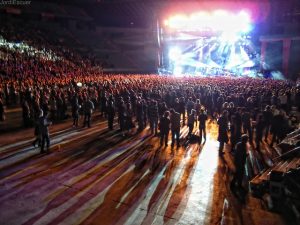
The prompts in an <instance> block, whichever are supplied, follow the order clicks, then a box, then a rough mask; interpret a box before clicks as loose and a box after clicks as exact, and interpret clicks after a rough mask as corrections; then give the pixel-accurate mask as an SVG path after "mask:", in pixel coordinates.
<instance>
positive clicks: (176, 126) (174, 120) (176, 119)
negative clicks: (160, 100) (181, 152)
mask: <svg viewBox="0 0 300 225" xmlns="http://www.w3.org/2000/svg"><path fill="white" fill-rule="evenodd" d="M170 113H171V116H170V121H171V134H172V148H173V147H174V145H175V138H176V144H177V148H178V147H180V139H179V138H180V114H179V113H178V112H175V110H174V109H171V110H170Z"/></svg>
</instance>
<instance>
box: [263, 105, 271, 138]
mask: <svg viewBox="0 0 300 225" xmlns="http://www.w3.org/2000/svg"><path fill="white" fill-rule="evenodd" d="M272 117H273V114H272V111H271V107H270V106H269V105H267V106H266V108H265V110H264V111H263V121H264V126H265V127H264V130H265V141H267V138H268V135H269V132H270V128H271V122H272Z"/></svg>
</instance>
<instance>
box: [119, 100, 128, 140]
mask: <svg viewBox="0 0 300 225" xmlns="http://www.w3.org/2000/svg"><path fill="white" fill-rule="evenodd" d="M118 119H119V125H120V131H121V132H122V135H123V136H125V133H124V131H125V128H126V127H125V122H126V105H125V102H124V100H123V99H121V100H120V105H119V107H118Z"/></svg>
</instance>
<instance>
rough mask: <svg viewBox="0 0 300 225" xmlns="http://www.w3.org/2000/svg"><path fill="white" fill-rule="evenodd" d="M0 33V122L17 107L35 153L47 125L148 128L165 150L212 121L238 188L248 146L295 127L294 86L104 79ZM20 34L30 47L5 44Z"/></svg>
mask: <svg viewBox="0 0 300 225" xmlns="http://www.w3.org/2000/svg"><path fill="white" fill-rule="evenodd" d="M29 31H30V29H29ZM1 33H2V34H5V35H3V37H2V36H0V121H4V120H5V109H6V108H9V107H15V106H20V107H21V109H22V118H23V120H22V121H23V124H22V126H23V127H25V128H28V127H34V128H35V129H34V134H35V136H36V139H35V140H34V142H33V143H32V144H33V145H34V146H35V145H39V146H40V147H41V152H44V151H45V150H46V151H48V150H49V147H50V135H49V129H48V127H49V126H50V125H51V124H52V123H56V122H58V121H63V120H66V119H68V118H69V117H71V118H72V121H73V127H74V129H76V127H78V126H83V127H86V126H87V127H91V126H92V121H93V115H94V112H95V111H100V115H101V116H102V117H103V118H106V120H107V126H108V128H109V129H111V130H113V129H115V128H117V129H119V130H120V135H123V136H126V135H135V134H136V133H138V132H141V131H143V130H145V129H146V128H147V127H148V125H149V127H150V129H149V132H150V133H151V135H154V136H158V138H159V139H158V140H159V142H160V145H161V146H163V145H165V146H168V143H169V138H170V137H169V136H171V148H172V149H173V148H174V146H175V145H176V146H177V147H179V146H180V145H181V144H182V143H181V140H180V131H181V129H182V127H184V126H188V129H189V133H188V137H187V138H188V139H189V140H196V141H197V142H198V143H200V144H201V143H202V141H203V140H204V143H205V142H206V132H207V131H206V124H207V120H212V121H214V120H215V121H216V122H217V124H218V141H219V143H220V145H219V155H220V156H221V155H222V154H223V153H224V152H223V149H224V146H225V144H229V143H230V146H231V151H232V152H233V153H234V154H235V159H236V160H235V165H236V167H237V168H239V169H238V170H237V171H241V172H239V173H236V175H235V177H234V179H233V183H238V184H239V185H241V180H242V177H243V171H244V170H243V165H244V164H245V157H246V156H245V155H246V143H247V141H248V140H249V141H250V142H251V143H253V145H254V146H255V147H256V149H257V150H258V151H259V150H260V148H261V143H262V141H265V143H267V144H269V145H270V146H273V145H274V144H277V143H279V142H281V141H282V140H283V139H284V138H285V136H286V135H287V134H288V133H289V132H292V131H294V130H296V129H298V128H299V122H300V113H299V111H300V87H299V85H298V86H297V83H295V82H291V81H287V80H272V79H255V78H230V77H207V78H203V77H202V78H200V77H182V78H176V77H172V76H159V75H156V74H148V75H146V74H130V75H124V74H117V75H116V74H114V75H113V74H106V75H105V74H103V73H102V71H101V70H99V67H95V65H94V63H93V61H92V60H91V59H84V58H83V57H81V56H80V55H78V54H76V53H74V52H72V51H71V50H68V49H66V48H57V47H55V46H56V45H57V43H52V44H51V42H48V41H46V38H45V36H43V35H41V37H42V38H41V39H42V40H39V39H38V38H37V37H40V36H39V35H36V34H30V32H29V34H28V30H26V29H25V31H24V32H23V33H22V34H20V35H21V36H16V37H14V35H15V34H16V32H15V30H14V29H13V30H12V31H10V27H5V26H4V27H2V30H1ZM37 34H39V32H37ZM41 34H42V33H41ZM24 35H25V37H24ZM26 35H28V39H29V40H30V41H31V42H30V43H27V44H30V45H31V46H34V47H28V46H29V45H27V44H24V43H23V42H22V43H21V44H11V43H12V41H13V42H16V40H17V39H26ZM32 37H36V38H35V39H33V38H32ZM116 122H117V123H116ZM198 131H199V132H198ZM169 134H171V135H169ZM270 136H271V138H270V139H269V138H268V137H270Z"/></svg>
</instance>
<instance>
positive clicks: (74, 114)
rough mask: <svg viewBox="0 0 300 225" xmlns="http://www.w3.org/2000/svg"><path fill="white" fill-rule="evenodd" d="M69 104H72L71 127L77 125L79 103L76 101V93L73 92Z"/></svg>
mask: <svg viewBox="0 0 300 225" xmlns="http://www.w3.org/2000/svg"><path fill="white" fill-rule="evenodd" d="M71 104H72V118H73V127H78V120H79V109H80V105H79V103H78V97H77V94H75V95H74V97H73V98H72V102H71Z"/></svg>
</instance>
